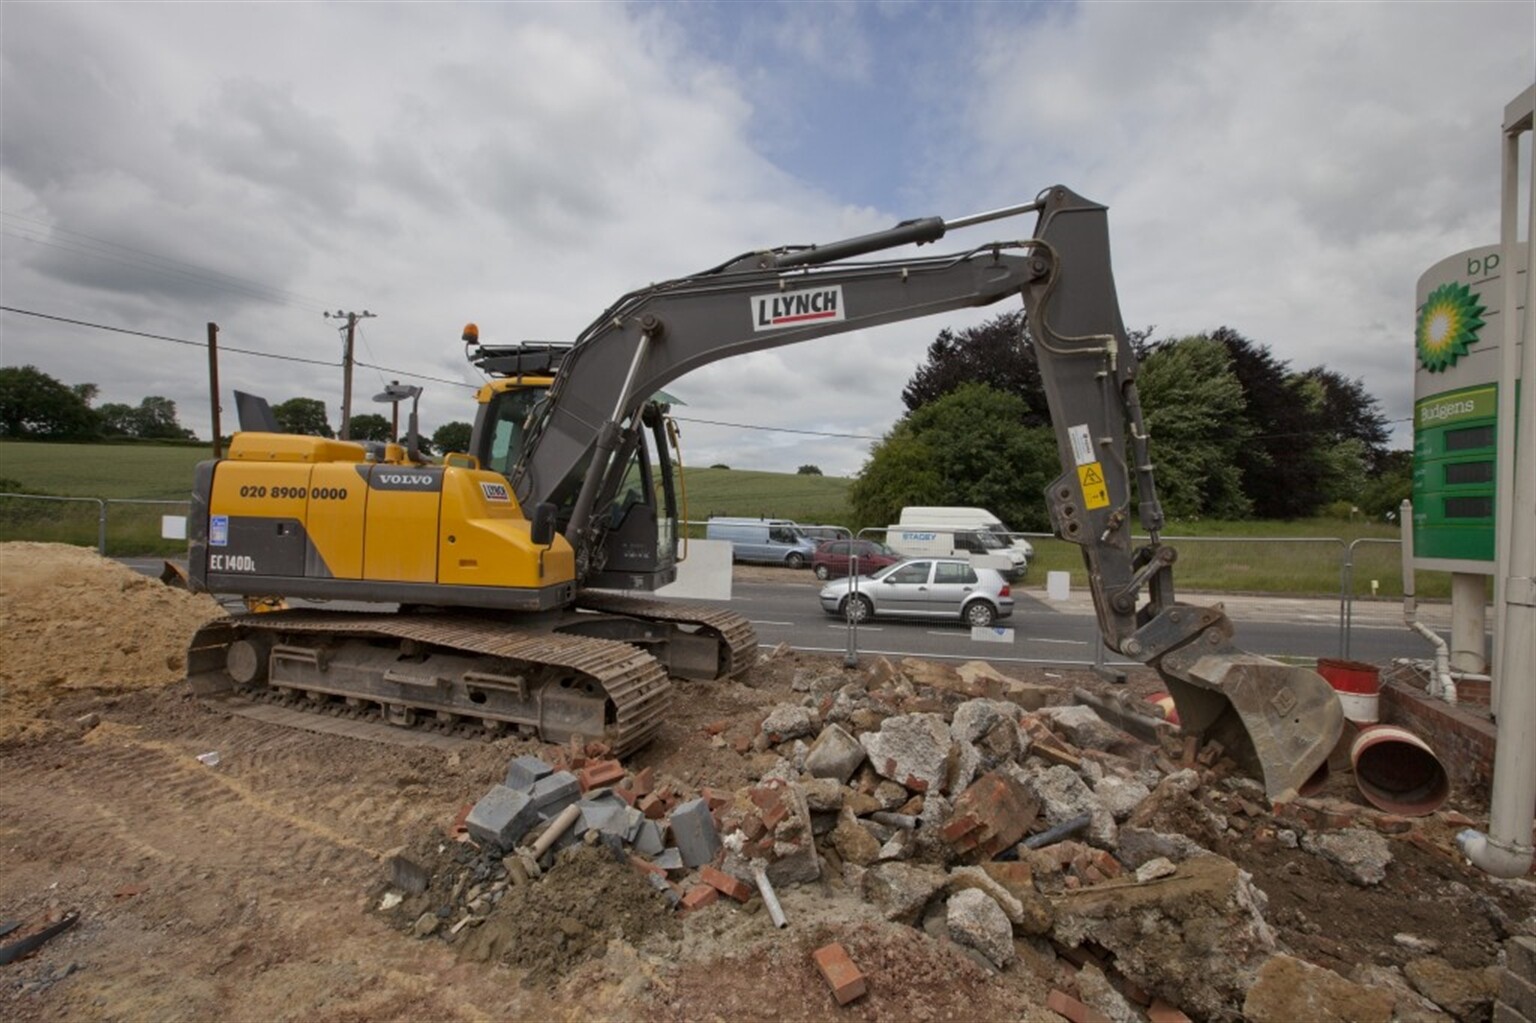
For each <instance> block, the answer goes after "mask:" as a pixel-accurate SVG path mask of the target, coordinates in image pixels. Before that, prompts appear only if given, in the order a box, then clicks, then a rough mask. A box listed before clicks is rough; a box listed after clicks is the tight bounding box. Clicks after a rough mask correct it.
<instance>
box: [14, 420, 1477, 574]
mask: <svg viewBox="0 0 1536 1023" xmlns="http://www.w3.org/2000/svg"><path fill="white" fill-rule="evenodd" d="M208 455H209V450H208V448H206V447H178V446H163V445H87V444H38V443H22V442H4V443H0V480H9V481H14V485H17V486H20V487H21V488H22V489H23V490H25V491H26V492H29V493H36V494H49V495H56V496H63V497H88V498H102V499H108V500H109V503H108V504H107V506H106V513H107V514H106V518H107V551H108V553H109V554H113V555H119V556H121V555H131V554H156V555H163V554H175V553H178V552H180V551H182V550H184V549H185V545H184V544H183V543H181V542H179V541H165V540H161V539H160V516H161V515H163V514H185V509H184V507H176V506H168V505H157V504H131V503H119V502H131V501H135V500H138V501H184V500H185V499H186V498H187V496H188V492H189V491H190V490H191V487H192V474H193V469H194V468H195V466H196V465H197V463H198V462H200V461H202V460H203V459H205V458H207V457H208ZM851 482H852V481H851V480H848V479H844V478H839V477H832V476H801V475H798V474H789V473H772V472H753V471H747V470H738V469H687V470H685V471H684V473H683V483H684V489H685V493H686V500H687V508H686V518H687V519H688V520H689V521H690V522H692V523H696V524H697V525H695V526H692V527H691V528H690V529H689V532H690V535H694V536H702V535H703V525H702V523H703V522H704V521H705V520H706V519H708V518H710V517H711V516H713V515H744V516H762V517H769V518H785V519H792V520H793V521H795V522H801V523H807V524H809V523H816V524H827V525H842V526H848V525H851V516H850V515H849V512H848V487H849V485H850V483H851ZM12 485H13V484H12V483H6V484H5V485H4V486H0V490H4V489H7V488H9V487H11V486H12ZM100 514H101V508H100V506H99V505H97V504H96V503H95V502H79V503H74V502H71V503H63V502H53V501H47V502H44V501H35V500H26V499H14V498H10V499H8V498H0V540H43V541H54V542H60V543H75V544H81V545H84V546H90V547H95V546H96V542H97V535H98V534H97V531H98V529H99V525H100V523H99V516H100ZM1186 537H1187V538H1189V539H1181V538H1186ZM875 538H876V539H879V536H878V535H876V537H875ZM1397 538H1398V531H1397V527H1396V526H1393V525H1388V524H1385V523H1369V522H1360V521H1357V522H1343V521H1338V520H1329V519H1310V520H1303V521H1298V522H1212V521H1200V522H1176V523H1171V524H1170V525H1169V527H1168V529H1167V531H1166V533H1165V535H1164V539H1165V540H1167V541H1168V542H1170V543H1171V544H1172V546H1174V547H1176V548H1177V549H1178V551H1179V560H1178V563H1177V564H1176V566H1175V568H1174V576H1175V578H1176V579H1177V580H1178V585H1179V586H1180V587H1181V588H1184V589H1190V590H1217V591H1225V592H1251V593H1287V594H1307V595H1313V596H1331V595H1336V594H1339V593H1340V592H1341V583H1342V578H1341V577H1342V571H1341V569H1342V566H1343V563H1344V558H1345V556H1346V553H1347V551H1348V545H1350V544H1354V547H1353V551H1352V553H1351V554H1350V556H1351V557H1352V560H1353V566H1354V567H1353V587H1352V589H1353V592H1354V594H1355V595H1356V596H1365V597H1368V596H1371V595H1372V587H1371V583H1372V581H1373V580H1374V581H1375V582H1376V583H1377V587H1376V590H1375V592H1376V594H1377V595H1380V596H1398V595H1400V594H1401V593H1402V572H1401V557H1400V554H1399V550H1398V544H1397V542H1396V541H1397ZM1031 542H1032V543H1033V544H1034V545H1035V560H1034V562H1033V563H1032V565H1031V567H1030V572H1029V577H1028V579H1027V580H1026V585H1043V584H1044V582H1045V575H1046V573H1047V572H1050V571H1066V572H1070V573H1071V574H1072V582H1073V585H1074V586H1081V585H1083V584H1084V583H1085V581H1086V580H1085V579H1084V569H1083V561H1082V556H1081V554H1080V553H1079V551H1078V550H1077V548H1076V547H1074V546H1073V545H1071V544H1068V543H1065V542H1064V541H1061V540H1057V539H1055V538H1053V537H1032V538H1031ZM1417 589H1418V593H1419V595H1420V596H1422V597H1430V598H1444V597H1448V596H1449V594H1450V576H1449V575H1448V574H1446V573H1443V572H1421V573H1418V576H1417Z"/></svg>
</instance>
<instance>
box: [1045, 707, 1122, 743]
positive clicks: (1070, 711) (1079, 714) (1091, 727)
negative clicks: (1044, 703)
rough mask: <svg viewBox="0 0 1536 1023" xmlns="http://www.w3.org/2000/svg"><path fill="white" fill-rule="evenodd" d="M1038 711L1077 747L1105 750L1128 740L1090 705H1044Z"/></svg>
mask: <svg viewBox="0 0 1536 1023" xmlns="http://www.w3.org/2000/svg"><path fill="white" fill-rule="evenodd" d="M1039 713H1040V716H1041V717H1043V718H1046V719H1047V720H1049V721H1050V722H1051V724H1052V725H1053V726H1054V727H1055V728H1056V730H1057V731H1059V732H1061V734H1062V735H1064V736H1066V738H1067V741H1068V742H1070V743H1071V744H1072V745H1074V746H1076V747H1077V748H1078V749H1098V750H1107V749H1109V748H1111V747H1113V746H1118V745H1120V744H1121V743H1123V742H1126V741H1128V740H1129V736H1127V735H1126V734H1125V733H1124V732H1122V731H1120V729H1118V728H1116V727H1114V726H1113V725H1111V724H1109V723H1107V722H1106V721H1105V720H1104V719H1103V718H1101V717H1099V715H1098V714H1096V713H1094V711H1093V709H1092V708H1091V707H1083V706H1079V705H1077V704H1074V705H1072V706H1070V707H1046V708H1044V709H1042V710H1041V711H1040V712H1039Z"/></svg>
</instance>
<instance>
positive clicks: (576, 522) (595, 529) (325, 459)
mask: <svg viewBox="0 0 1536 1023" xmlns="http://www.w3.org/2000/svg"><path fill="white" fill-rule="evenodd" d="M1029 213H1034V214H1036V215H1037V220H1036V225H1035V231H1034V234H1033V236H1032V237H1028V238H1023V239H1019V240H1010V241H998V242H991V243H988V244H985V245H980V246H977V247H974V248H971V249H968V250H965V251H960V252H956V253H951V254H947V255H923V254H920V253H911V254H894V255H887V258H880V259H864V258H861V257H866V256H870V255H871V254H875V253H889V250H893V249H902V248H905V247H906V246H911V245H917V246H921V245H925V244H928V243H931V242H935V241H937V240H939V239H940V238H942V237H943V236H944V235H945V234H946V232H948V231H951V230H955V229H958V228H961V227H969V226H972V225H975V224H980V223H983V222H988V221H995V220H1001V219H1004V218H1008V217H1015V216H1020V215H1024V214H1029ZM908 252H910V250H908ZM1010 297H1014V298H1020V299H1022V301H1023V303H1024V306H1025V310H1026V315H1027V316H1028V318H1029V322H1030V324H1031V328H1032V330H1033V334H1034V338H1035V345H1036V355H1037V358H1038V361H1039V364H1040V370H1041V376H1042V378H1043V380H1044V384H1045V389H1046V395H1047V400H1048V402H1049V405H1050V412H1051V418H1052V421H1053V423H1054V424H1055V429H1056V434H1057V439H1058V450H1059V454H1060V458H1061V463H1062V469H1063V471H1062V475H1061V476H1060V477H1059V478H1057V479H1056V480H1055V481H1054V482H1053V483H1052V484H1051V485H1050V487H1049V488H1048V489H1047V492H1046V495H1045V497H1046V502H1047V505H1048V507H1049V510H1050V514H1051V518H1052V522H1053V525H1054V527H1055V530H1056V532H1057V534H1058V535H1059V536H1060V537H1061V538H1062V539H1064V540H1066V541H1068V542H1071V543H1075V544H1078V545H1079V546H1080V548H1081V550H1082V554H1083V559H1084V563H1085V566H1086V569H1087V574H1088V583H1089V587H1090V589H1091V591H1092V593H1093V597H1094V603H1095V607H1096V609H1097V614H1098V621H1099V626H1100V629H1101V631H1102V633H1103V636H1104V641H1105V643H1106V645H1107V646H1108V647H1110V648H1111V649H1113V650H1115V651H1118V652H1119V653H1121V654H1122V655H1124V656H1127V657H1130V658H1133V659H1135V660H1137V661H1140V662H1142V663H1145V664H1148V665H1151V666H1152V667H1154V668H1155V669H1156V670H1157V671H1158V672H1159V673H1160V675H1161V676H1162V678H1163V679H1164V681H1165V682H1166V683H1167V685H1168V688H1169V691H1170V693H1171V694H1172V695H1173V698H1174V701H1175V704H1176V706H1177V709H1178V713H1179V717H1180V720H1181V724H1182V727H1183V729H1184V730H1185V731H1186V733H1193V734H1196V735H1199V736H1201V737H1202V738H1212V739H1216V740H1218V741H1220V742H1221V743H1222V744H1223V745H1224V746H1225V747H1226V748H1227V749H1228V750H1229V751H1231V752H1233V753H1234V754H1235V755H1236V756H1237V757H1238V758H1239V760H1240V761H1242V762H1244V763H1245V765H1246V766H1247V767H1248V769H1249V770H1250V771H1251V772H1252V773H1254V774H1256V775H1257V776H1258V777H1260V778H1262V780H1263V782H1264V785H1265V788H1266V791H1267V792H1268V793H1269V795H1270V796H1271V798H1276V799H1278V798H1282V797H1284V796H1285V795H1287V794H1289V793H1292V792H1294V791H1296V790H1297V789H1299V788H1300V787H1301V786H1302V785H1303V784H1304V783H1305V782H1306V781H1307V780H1308V778H1309V777H1310V776H1311V775H1312V774H1313V772H1314V771H1315V770H1316V769H1318V768H1319V767H1320V766H1321V765H1322V764H1323V763H1324V762H1325V761H1326V759H1327V756H1328V754H1329V752H1330V751H1331V750H1332V749H1333V747H1334V744H1335V743H1336V741H1337V740H1338V737H1339V734H1340V732H1341V730H1342V728H1343V715H1342V712H1341V711H1340V709H1339V705H1338V701H1337V698H1336V697H1335V696H1334V694H1333V690H1332V689H1331V688H1330V687H1329V685H1328V684H1327V683H1326V682H1325V681H1324V680H1323V679H1322V678H1321V677H1320V676H1318V675H1317V674H1316V673H1315V672H1313V671H1311V670H1309V669H1306V668H1301V667H1294V666H1289V665H1284V664H1280V663H1278V662H1275V661H1272V660H1270V659H1267V658H1264V657H1258V656H1255V655H1252V654H1248V653H1245V652H1244V651H1242V650H1241V649H1239V648H1238V647H1236V646H1235V645H1234V644H1233V642H1232V628H1231V624H1230V622H1229V621H1228V619H1227V618H1226V615H1225V614H1224V613H1223V611H1222V609H1221V608H1220V607H1219V606H1216V607H1201V606H1195V605H1188V604H1184V603H1182V602H1180V601H1177V600H1176V599H1175V597H1174V588H1173V573H1172V568H1173V564H1174V560H1175V557H1176V552H1175V551H1174V549H1173V548H1171V547H1169V546H1167V545H1166V544H1163V543H1162V542H1161V541H1160V539H1159V534H1160V531H1161V530H1162V527H1163V520H1162V511H1161V507H1160V505H1159V504H1158V501H1157V494H1156V487H1155V480H1154V471H1153V467H1152V461H1151V458H1150V457H1149V453H1148V439H1147V435H1146V431H1145V428H1144V426H1143V423H1142V415H1141V409H1140V404H1139V401H1138V399H1137V394H1136V384H1135V377H1136V370H1137V363H1136V358H1135V354H1134V352H1133V350H1132V348H1131V346H1130V344H1129V342H1128V341H1127V338H1126V333H1125V327H1124V323H1123V322H1122V320H1121V315H1120V309H1119V302H1118V299H1117V297H1116V294H1115V286H1114V279H1113V275H1112V273H1111V269H1110V259H1109V236H1108V226H1107V211H1106V209H1105V207H1103V206H1101V205H1099V204H1096V203H1093V202H1091V201H1089V200H1086V199H1084V198H1082V197H1081V196H1078V195H1076V194H1074V193H1073V192H1071V191H1070V190H1068V189H1066V188H1063V187H1060V186H1058V187H1054V188H1050V189H1047V190H1046V191H1044V192H1042V193H1040V194H1039V196H1038V197H1037V198H1036V199H1035V200H1034V201H1032V202H1028V203H1023V204H1020V205H1017V206H1012V207H1008V208H1005V209H1000V210H993V211H989V212H986V213H979V214H975V215H973V216H968V217H962V218H958V219H953V220H948V221H946V220H944V219H941V218H938V217H928V218H923V219H919V220H910V221H904V222H902V223H901V224H898V225H897V226H895V227H893V228H891V229H889V230H886V231H880V232H876V233H874V234H869V235H864V236H861V237H857V238H850V239H845V240H842V241H837V242H832V243H830V244H823V245H797V246H784V247H779V248H773V249H766V250H762V251H756V252H749V253H745V254H743V255H741V256H738V257H736V258H735V259H732V260H729V261H727V262H725V263H722V264H720V265H718V266H715V267H713V268H711V269H708V270H705V271H703V272H701V273H697V274H693V275H690V276H687V277H682V278H678V279H676V280H671V281H666V282H663V283H660V284H653V285H650V286H648V287H645V288H642V289H640V290H637V291H633V292H630V293H629V294H626V295H624V296H622V297H621V298H620V299H619V300H618V301H617V302H615V303H614V304H613V305H612V306H611V307H609V308H608V309H606V310H604V312H603V313H602V314H601V315H600V316H598V317H597V318H596V319H595V320H594V321H593V322H592V324H591V325H590V326H588V327H587V328H586V329H585V330H584V331H582V332H581V334H580V335H578V336H577V338H576V339H575V341H574V342H571V343H568V344H556V343H522V344H510V345H489V344H481V343H480V341H479V338H478V335H477V333H476V332H475V331H474V330H473V329H472V327H471V328H466V331H465V335H464V341H465V345H466V352H467V355H468V357H469V359H470V361H471V362H472V363H473V364H474V365H475V366H477V367H478V368H479V369H480V370H481V371H483V372H484V373H485V374H486V375H487V376H488V377H489V380H488V382H487V383H486V384H485V385H484V386H483V387H481V388H480V390H479V392H478V395H477V402H478V412H477V415H476V419H475V424H474V430H473V433H472V437H471V441H470V445H469V446H470V450H469V451H468V452H465V453H453V454H449V455H447V456H445V457H444V458H443V460H442V463H441V464H428V463H427V461H426V460H425V459H423V458H421V457H420V455H419V453H418V452H417V451H416V440H415V437H416V429H415V416H414V413H413V415H412V417H411V428H410V430H409V440H408V442H407V443H406V444H405V445H382V444H372V445H371V444H360V443H354V442H349V441H342V440H328V439H324V438H318V437H308V436H297V435H291V434H285V433H281V432H279V431H278V429H277V427H276V423H275V421H274V420H273V418H272V417H271V413H270V410H269V409H267V408H266V407H265V403H264V402H261V401H260V400H259V399H253V398H251V397H249V396H244V395H242V396H240V397H239V401H240V412H241V426H242V429H241V431H240V432H239V433H237V434H236V435H235V437H234V439H233V442H232V443H231V445H230V450H229V453H228V456H227V457H225V458H223V459H219V460H216V461H209V462H204V463H202V464H201V465H199V467H198V469H197V477H196V482H195V486H194V491H193V513H192V516H191V519H190V524H189V528H190V534H191V536H190V552H189V581H190V584H191V587H192V588H193V589H194V590H206V591H208V592H212V593H218V594H236V595H242V596H247V597H255V596H274V595H276V596H283V597H291V598H304V599H306V600H308V601H314V602H329V603H327V604H326V606H325V607H324V608H323V609H315V608H307V609H292V610H280V611H275V612H269V613H263V614H248V615H241V616H237V617H231V618H228V619H225V620H222V621H219V622H215V623H213V624H211V625H209V626H208V627H206V628H204V629H203V630H201V631H200V632H199V633H198V634H197V636H196V637H195V638H194V640H193V643H192V649H191V651H190V655H189V658H188V673H189V677H190V678H191V680H192V682H193V685H194V688H195V689H196V690H197V691H199V692H202V693H213V692H221V691H227V690H231V689H235V690H239V691H242V692H244V693H246V694H249V695H254V696H260V697H264V698H268V699H278V700H283V701H287V702H289V703H293V704H297V705H301V706H305V707H308V708H311V709H323V710H328V711H330V712H332V713H340V714H350V715H380V716H382V717H383V718H384V719H385V720H388V721H391V722H393V723H397V724H413V723H417V722H421V721H428V722H436V723H438V724H440V725H442V726H444V727H473V728H475V729H483V730H487V731H490V732H492V733H495V732H500V731H506V730H513V731H516V732H518V733H521V734H528V735H538V736H541V737H543V738H545V739H546V740H550V741H563V740H564V739H566V738H569V737H571V736H578V735H579V736H583V737H586V738H594V739H602V740H603V741H606V742H608V743H609V744H610V746H611V747H612V748H613V749H614V750H615V751H616V752H618V753H619V754H621V755H622V754H623V753H626V752H628V751H631V750H634V749H636V748H638V747H640V746H641V745H642V744H644V743H645V742H646V741H648V740H649V739H650V738H651V737H652V736H653V735H654V733H655V732H656V730H657V729H658V728H659V727H660V726H661V724H662V723H663V722H664V721H665V719H666V714H667V708H668V702H669V699H670V695H671V685H670V682H669V679H670V678H671V677H679V678H691V679H706V680H707V679H717V678H723V677H728V676H731V675H734V674H738V673H740V672H741V671H743V670H745V669H746V668H747V667H748V666H749V665H750V663H751V659H752V657H753V656H754V651H755V648H756V638H755V636H754V634H753V631H752V628H751V626H750V624H749V623H748V622H747V621H746V620H745V619H744V618H743V617H742V616H740V615H737V614H735V613H733V612H730V611H724V610H720V609H718V608H715V607H709V606H695V605H689V604H685V603H680V602H676V601H671V600H657V599H653V598H652V599H647V598H646V597H644V596H636V595H635V593H636V592H637V591H638V592H639V593H641V594H644V593H647V592H649V591H653V590H655V589H657V588H659V587H660V586H663V585H665V584H667V583H669V582H671V581H672V580H673V579H675V577H676V571H677V568H676V566H677V561H678V556H679V549H680V544H679V539H678V528H677V527H678V522H679V500H678V481H677V478H676V474H675V468H674V461H673V458H672V449H673V448H674V446H675V439H676V434H675V430H673V429H672V428H671V426H670V420H669V418H668V412H669V408H668V406H667V404H666V401H665V397H664V394H663V392H662V388H663V387H665V386H666V385H667V384H669V383H671V382H672V381H673V380H675V379H677V378H678V377H680V376H682V375H683V374H685V373H687V372H689V371H690V370H693V369H697V368H699V367H700V366H703V365H706V364H708V363H711V362H714V361H717V360H720V359H724V358H728V357H731V356H734V355H741V354H746V353H748V352H753V351H759V350H762V349H768V348H774V347H779V346H783V345H789V344H795V343H798V342H801V341H808V340H811V339H813V338H817V337H823V336H826V335H829V334H834V333H839V332H843V331H851V330H862V329H867V328H873V327H878V326H880V325H883V324H887V323H893V322H897V321H904V320H908V319H913V318H916V317H922V316H929V315H933V314H937V313H942V312H946V311H948V310H953V309H959V308H964V307H970V306H982V305H987V304H990V303H993V302H997V301H1001V300H1003V299H1006V298H1010ZM1133 503H1134V508H1133ZM1133 517H1134V518H1135V519H1137V520H1139V523H1140V525H1141V528H1142V529H1143V530H1144V531H1145V532H1146V534H1147V535H1148V536H1149V537H1150V540H1149V541H1148V542H1146V543H1144V544H1141V545H1139V546H1138V545H1137V544H1136V543H1135V542H1134V541H1133V537H1132V529H1133ZM340 602H345V603H346V604H347V605H349V606H351V607H354V608H356V610H343V609H342V608H341V607H339V606H338V603H340Z"/></svg>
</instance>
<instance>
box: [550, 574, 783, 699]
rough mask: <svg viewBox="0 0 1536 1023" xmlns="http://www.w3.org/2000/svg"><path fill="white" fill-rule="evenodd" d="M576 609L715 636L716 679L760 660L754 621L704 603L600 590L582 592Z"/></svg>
mask: <svg viewBox="0 0 1536 1023" xmlns="http://www.w3.org/2000/svg"><path fill="white" fill-rule="evenodd" d="M576 607H577V609H578V610H582V611H594V612H597V613H600V614H612V615H622V616H624V617H626V618H635V619H639V620H641V621H650V622H662V623H666V624H669V625H678V626H682V627H685V628H696V629H698V630H699V631H702V632H705V633H708V634H710V635H712V636H714V637H716V638H717V639H718V640H719V642H720V644H721V647H722V649H721V653H720V668H719V673H718V675H717V676H716V677H717V678H734V677H736V676H738V675H741V674H742V673H744V672H745V671H746V670H747V669H748V668H750V667H752V665H753V663H754V662H755V661H756V660H757V630H755V629H753V628H752V623H751V622H749V621H747V619H746V618H744V617H743V616H741V615H739V614H737V613H736V612H734V611H722V610H719V609H717V608H713V607H708V606H706V605H702V604H681V603H676V602H674V601H670V600H646V599H644V598H642V597H631V596H629V595H627V594H623V593H613V592H609V591H600V590H583V591H582V592H581V594H580V596H578V597H577V598H576Z"/></svg>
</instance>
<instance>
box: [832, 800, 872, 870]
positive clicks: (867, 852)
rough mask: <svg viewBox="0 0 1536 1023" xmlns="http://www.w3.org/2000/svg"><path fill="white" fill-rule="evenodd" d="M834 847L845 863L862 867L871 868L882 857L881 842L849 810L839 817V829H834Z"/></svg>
mask: <svg viewBox="0 0 1536 1023" xmlns="http://www.w3.org/2000/svg"><path fill="white" fill-rule="evenodd" d="M832 847H833V848H834V849H836V850H837V854H838V855H839V856H841V857H842V858H843V862H844V863H852V864H854V865H856V866H860V867H867V866H869V865H870V864H871V863H873V862H875V860H876V859H878V858H879V856H880V842H879V840H878V839H876V838H875V836H874V835H873V834H872V833H871V832H870V831H869V830H868V829H867V828H865V827H864V825H862V824H860V823H859V819H858V818H857V817H855V816H854V815H853V814H852V813H851V812H849V811H848V810H844V811H843V812H842V813H841V814H839V815H838V818H837V827H835V828H833V829H832Z"/></svg>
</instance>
